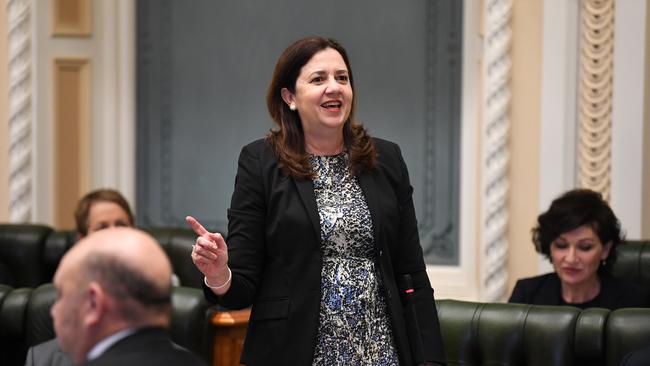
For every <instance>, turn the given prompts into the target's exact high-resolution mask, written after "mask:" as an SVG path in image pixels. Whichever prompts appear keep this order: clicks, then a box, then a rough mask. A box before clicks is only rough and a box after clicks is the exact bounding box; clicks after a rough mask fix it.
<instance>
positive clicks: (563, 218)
mask: <svg viewBox="0 0 650 366" xmlns="http://www.w3.org/2000/svg"><path fill="white" fill-rule="evenodd" d="M583 225H587V226H589V227H591V229H592V230H593V231H594V233H595V234H596V235H597V236H598V239H600V242H601V243H602V245H607V244H608V243H609V244H610V245H611V247H610V249H609V255H608V257H607V262H606V264H605V265H601V266H600V268H599V272H601V273H602V272H603V271H605V272H606V271H609V270H610V268H611V266H612V264H613V263H614V262H615V261H616V247H617V246H618V245H619V244H620V243H621V241H623V234H622V233H621V224H620V222H619V221H618V218H616V215H614V211H612V209H611V207H609V204H608V203H607V202H606V201H605V200H604V199H603V197H602V195H601V194H600V193H598V192H594V191H592V190H589V189H573V190H570V191H568V192H566V193H564V194H563V195H561V196H560V197H558V198H556V199H555V200H553V202H552V203H551V207H549V209H548V211H546V212H544V213H542V214H541V215H539V216H538V217H537V226H536V227H535V228H533V243H534V244H535V249H536V250H537V252H538V253H540V254H544V255H545V256H546V257H547V258H548V259H549V260H550V259H551V243H552V242H553V241H554V240H555V239H557V237H558V236H560V235H562V234H564V233H566V232H568V231H571V230H573V229H577V228H579V227H580V226H583Z"/></svg>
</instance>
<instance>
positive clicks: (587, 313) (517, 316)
mask: <svg viewBox="0 0 650 366" xmlns="http://www.w3.org/2000/svg"><path fill="white" fill-rule="evenodd" d="M436 305H437V308H438V318H439V319H440V327H441V332H442V337H443V341H444V345H445V353H446V355H447V362H448V365H449V366H455V365H501V366H508V365H512V366H569V365H585V366H586V365H589V366H599V365H602V366H617V365H618V364H619V362H620V361H621V359H622V358H623V356H624V355H625V354H627V353H628V352H630V351H632V350H635V349H637V348H640V347H642V346H644V345H647V344H650V309H620V310H616V311H613V312H610V311H609V310H607V309H598V308H592V309H586V310H580V309H578V308H574V307H570V306H540V305H523V304H507V303H477V302H467V301H456V300H437V301H436Z"/></svg>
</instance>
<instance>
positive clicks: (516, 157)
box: [507, 1, 543, 296]
mask: <svg viewBox="0 0 650 366" xmlns="http://www.w3.org/2000/svg"><path fill="white" fill-rule="evenodd" d="M512 10H513V12H512V34H513V38H512V49H511V56H512V80H511V92H512V104H511V110H510V118H511V131H510V159H511V160H510V201H509V212H510V216H509V224H508V225H509V227H508V242H509V248H508V249H509V256H508V273H509V280H508V291H507V293H508V296H509V294H510V292H511V291H512V287H513V286H514V283H515V281H516V280H517V279H518V278H521V277H526V276H533V275H536V274H537V262H538V257H537V254H536V252H535V251H534V249H533V245H532V242H531V238H530V229H531V228H532V226H533V224H534V223H535V219H536V217H537V214H538V197H539V131H540V101H541V99H540V98H541V96H540V91H541V60H542V52H541V50H542V14H543V9H542V2H541V1H515V2H514V3H513V9H512Z"/></svg>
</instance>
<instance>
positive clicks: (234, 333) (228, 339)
mask: <svg viewBox="0 0 650 366" xmlns="http://www.w3.org/2000/svg"><path fill="white" fill-rule="evenodd" d="M250 315H251V311H250V309H244V310H233V311H218V312H216V313H215V314H214V315H213V316H212V325H213V326H214V327H215V328H216V329H215V335H214V355H213V365H214V366H236V365H239V356H240V355H241V350H242V346H243V345H244V338H245V337H246V327H247V326H248V318H250Z"/></svg>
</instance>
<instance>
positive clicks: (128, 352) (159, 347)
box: [83, 328, 205, 366]
mask: <svg viewBox="0 0 650 366" xmlns="http://www.w3.org/2000/svg"><path fill="white" fill-rule="evenodd" d="M83 365H86V366H141V365H142V366H166V365H169V366H205V363H204V362H203V361H201V360H200V359H199V358H198V357H196V356H194V355H193V354H191V353H190V352H189V351H187V350H185V349H183V348H181V347H178V346H177V345H175V344H174V343H172V341H171V340H170V339H169V334H168V333H167V331H166V330H165V329H163V328H143V329H140V330H138V331H137V332H135V333H133V334H131V335H129V336H127V337H125V338H123V339H120V340H119V341H117V342H116V343H115V344H113V345H112V346H111V347H109V348H108V349H107V350H106V352H104V353H103V354H101V355H100V356H99V357H98V358H96V359H94V360H92V361H88V362H86V363H84V364H83Z"/></svg>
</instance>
